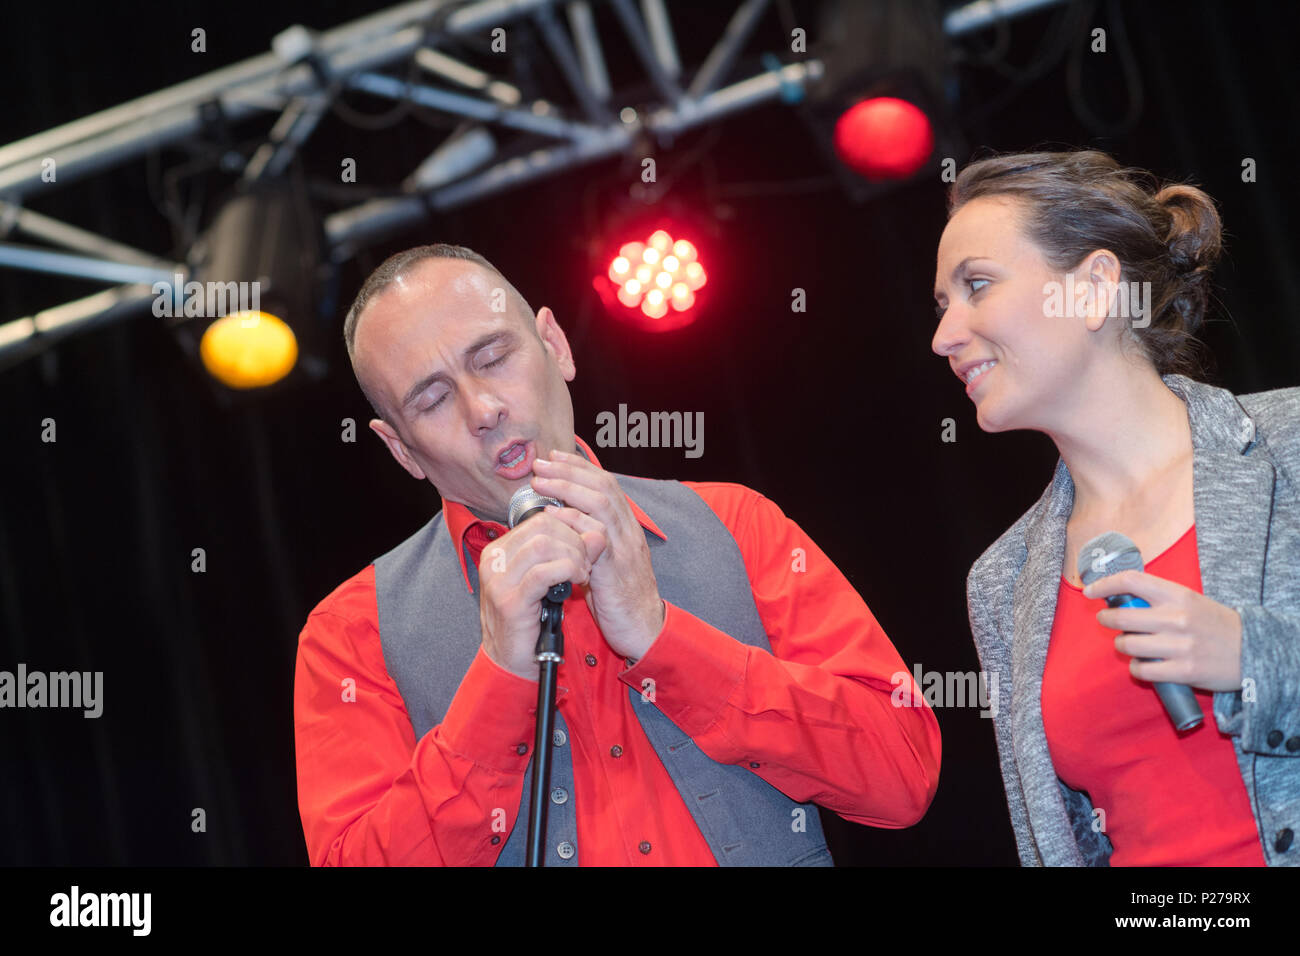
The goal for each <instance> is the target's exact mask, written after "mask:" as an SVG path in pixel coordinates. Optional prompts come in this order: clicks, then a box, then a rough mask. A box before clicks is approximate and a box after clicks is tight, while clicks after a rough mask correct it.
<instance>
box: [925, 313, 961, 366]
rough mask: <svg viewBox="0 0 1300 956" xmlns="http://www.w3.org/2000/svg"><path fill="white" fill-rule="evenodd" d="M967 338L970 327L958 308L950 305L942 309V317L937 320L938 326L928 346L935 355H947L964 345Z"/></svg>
mask: <svg viewBox="0 0 1300 956" xmlns="http://www.w3.org/2000/svg"><path fill="white" fill-rule="evenodd" d="M969 338H970V329H969V328H967V326H966V322H965V320H964V319H963V318H962V316H961V310H960V308H959V307H958V306H955V305H950V306H948V308H947V309H945V310H944V313H943V318H941V319H940V320H939V327H938V328H937V329H935V330H934V338H933V339H931V340H930V348H931V349H932V350H933V351H934V354H935V355H942V356H948V355H951V354H952V353H953V352H955V351H957V350H958V349H960V348H961V347H962V346H963V345H965V344H966V341H967V340H968V339H969Z"/></svg>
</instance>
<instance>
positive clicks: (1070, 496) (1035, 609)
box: [1011, 460, 1082, 866]
mask: <svg viewBox="0 0 1300 956" xmlns="http://www.w3.org/2000/svg"><path fill="white" fill-rule="evenodd" d="M1073 504H1074V485H1073V483H1072V482H1071V480H1070V473H1069V470H1068V469H1067V468H1066V467H1065V462H1064V461H1061V460H1058V461H1057V465H1056V472H1055V474H1054V476H1053V478H1052V486H1051V488H1050V489H1049V491H1048V493H1047V495H1045V496H1044V499H1043V502H1042V507H1041V508H1040V509H1039V511H1038V513H1037V514H1036V515H1035V516H1034V517H1033V518H1032V519H1031V520H1030V521H1029V522H1028V524H1027V525H1026V527H1025V548H1026V552H1027V554H1026V557H1025V564H1024V566H1023V567H1022V568H1021V569H1020V574H1019V575H1018V576H1017V577H1016V584H1015V593H1014V599H1013V602H1012V607H1013V612H1012V615H1013V631H1012V633H1013V634H1014V635H1015V640H1014V642H1013V644H1012V648H1011V698H1012V711H1011V712H1012V714H1013V715H1014V720H1013V723H1012V736H1013V740H1014V744H1015V752H1016V764H1017V766H1018V768H1019V769H1020V780H1021V783H1022V785H1023V787H1024V790H1025V804H1026V807H1027V808H1028V811H1029V816H1030V822H1031V825H1032V827H1033V830H1034V838H1035V842H1036V844H1037V845H1038V849H1039V853H1040V854H1041V856H1042V862H1043V864H1044V865H1045V866H1061V865H1077V864H1080V863H1082V855H1081V854H1080V852H1079V849H1078V844H1077V843H1076V841H1075V839H1074V834H1073V830H1072V828H1071V826H1070V821H1069V815H1068V813H1067V812H1066V809H1065V801H1064V800H1063V799H1062V797H1061V790H1060V785H1059V784H1058V783H1057V779H1056V771H1055V768H1054V766H1053V764H1052V756H1051V752H1050V750H1049V749H1048V746H1047V735H1046V733H1045V731H1044V730H1043V700H1042V697H1043V670H1044V668H1045V667H1046V664H1047V647H1048V643H1049V641H1050V639H1051V634H1052V621H1053V619H1054V618H1055V616H1056V597H1057V593H1058V592H1059V589H1060V578H1061V571H1062V569H1063V568H1064V562H1065V559H1066V554H1065V526H1066V522H1067V520H1068V519H1069V516H1070V509H1071V508H1072V507H1073Z"/></svg>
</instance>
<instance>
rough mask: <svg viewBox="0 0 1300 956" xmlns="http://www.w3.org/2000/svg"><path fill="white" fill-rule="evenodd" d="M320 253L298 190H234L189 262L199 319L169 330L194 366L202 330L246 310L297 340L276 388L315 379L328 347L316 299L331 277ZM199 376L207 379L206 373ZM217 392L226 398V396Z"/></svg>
mask: <svg viewBox="0 0 1300 956" xmlns="http://www.w3.org/2000/svg"><path fill="white" fill-rule="evenodd" d="M325 248H326V242H325V235H324V229H323V225H322V223H321V221H320V218H319V216H317V215H316V213H315V211H314V209H313V206H312V203H311V202H310V199H309V197H308V196H307V195H306V193H305V191H304V190H303V189H302V187H301V186H300V185H298V184H295V183H294V182H291V181H289V180H285V179H277V180H271V181H258V182H256V183H250V184H242V183H241V184H240V185H238V186H236V187H235V189H234V190H233V191H232V193H231V194H230V195H229V197H228V198H227V199H226V200H225V201H224V202H223V203H222V204H221V205H220V207H219V208H218V210H217V212H216V214H215V215H214V217H213V219H212V221H211V224H210V225H209V226H208V228H207V229H206V230H205V232H204V233H203V235H202V237H201V238H200V240H199V241H198V242H197V243H196V244H195V246H194V248H193V249H192V250H191V253H190V256H189V261H188V263H187V264H188V266H189V269H190V276H191V279H192V282H195V283H197V284H198V286H199V287H201V288H202V289H203V290H204V291H205V292H206V296H207V303H206V307H205V308H204V310H203V314H202V316H201V319H200V320H195V319H194V318H189V319H188V320H187V321H182V322H181V323H180V324H179V325H178V326H177V333H178V337H179V340H180V342H181V344H182V348H183V349H184V351H185V352H186V354H187V355H189V356H190V357H191V358H193V359H194V360H195V362H196V363H197V362H198V360H199V342H200V340H201V338H202V336H203V333H204V331H206V329H207V328H208V326H210V325H211V324H212V323H213V322H214V321H216V320H217V319H219V318H220V317H221V316H223V315H228V314H231V313H234V312H237V311H242V310H243V309H246V308H249V307H250V306H251V307H253V308H256V309H257V310H259V311H261V312H266V313H269V314H271V315H274V316H275V317H276V318H278V319H280V320H282V321H283V322H285V323H286V324H287V325H288V326H289V327H290V329H292V331H293V334H294V337H295V338H296V340H297V344H298V359H297V362H296V364H295V366H294V368H293V370H292V371H291V372H290V373H289V375H288V376H286V377H285V378H284V379H282V380H281V382H280V383H277V385H280V384H283V385H289V386H292V385H294V384H297V383H303V382H307V381H316V380H319V379H320V378H322V377H323V376H324V375H325V374H326V373H327V371H328V362H327V356H328V355H329V344H330V343H329V340H328V338H327V336H328V331H329V325H328V323H327V321H326V320H327V316H326V315H324V312H325V311H326V310H325V308H323V306H325V305H328V304H330V303H329V296H328V295H327V294H324V293H325V292H326V290H327V288H328V287H329V285H330V281H329V280H330V279H331V277H332V275H333V272H332V270H331V268H330V267H329V264H328V262H327V261H326V258H325V256H324V250H325ZM188 287H189V284H188V283H187V288H188ZM213 290H215V291H216V293H217V295H215V296H214V295H213ZM225 290H228V294H224V295H223V294H221V293H222V292H223V291H225ZM178 312H179V309H178ZM203 374H204V376H205V377H207V378H209V379H210V380H211V376H209V375H208V373H207V370H206V369H204V371H203ZM213 381H214V384H218V383H215V380H213ZM272 387H275V386H272ZM218 389H219V391H221V392H223V393H226V395H227V396H229V394H230V393H231V392H232V391H233V390H232V389H229V388H227V387H226V386H224V385H219V384H218ZM253 391H262V389H256V390H253Z"/></svg>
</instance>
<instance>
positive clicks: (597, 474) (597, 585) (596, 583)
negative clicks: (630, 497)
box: [532, 451, 666, 660]
mask: <svg viewBox="0 0 1300 956" xmlns="http://www.w3.org/2000/svg"><path fill="white" fill-rule="evenodd" d="M532 485H533V487H534V488H535V489H537V491H538V492H539V493H540V494H543V495H547V496H549V497H551V498H559V499H560V500H561V501H563V502H564V503H565V505H566V507H564V508H556V507H554V506H547V508H546V514H547V516H548V517H550V516H553V517H554V518H555V519H556V520H558V521H561V522H563V523H564V524H565V525H566V526H567V527H569V528H570V529H572V531H573V532H574V533H575V534H576V535H578V536H580V539H581V541H582V544H583V546H584V547H585V549H586V555H587V559H588V560H589V561H590V562H591V579H590V582H589V584H588V588H587V607H589V608H590V609H591V616H592V617H593V618H594V619H595V621H596V626H597V627H599V628H600V632H601V633H602V634H603V635H605V641H606V642H607V643H608V644H609V646H610V647H611V648H612V649H613V651H614V653H616V654H618V655H619V656H620V657H626V658H631V659H633V660H637V659H639V658H641V657H643V656H644V655H645V653H646V651H648V650H649V649H650V645H651V644H653V643H654V641H655V638H657V637H658V636H659V632H660V631H662V630H663V626H664V614H665V611H666V609H665V607H664V602H663V599H662V598H660V597H659V585H658V582H656V581H655V573H654V569H653V568H652V567H651V565H650V548H649V546H648V545H647V544H646V542H645V531H644V530H643V529H642V527H641V525H640V524H639V523H638V522H637V520H636V517H635V516H634V515H633V514H632V509H631V507H629V506H628V503H627V498H626V497H625V496H624V494H623V489H622V488H620V487H619V484H618V482H617V481H616V480H615V478H614V476H613V475H611V474H610V473H609V472H607V471H602V470H601V469H599V468H597V467H596V466H595V465H593V464H592V463H591V462H589V461H587V459H585V458H583V457H582V456H581V455H574V454H568V453H565V452H561V451H557V452H553V453H552V455H551V458H550V459H549V460H548V459H545V458H538V459H537V460H536V461H534V462H533V480H532Z"/></svg>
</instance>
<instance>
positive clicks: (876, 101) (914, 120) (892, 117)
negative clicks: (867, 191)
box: [834, 96, 934, 182]
mask: <svg viewBox="0 0 1300 956" xmlns="http://www.w3.org/2000/svg"><path fill="white" fill-rule="evenodd" d="M834 141H835V153H836V155H838V156H839V158H840V160H841V162H843V163H844V165H846V166H848V167H849V168H850V169H852V170H853V171H854V172H856V173H858V174H859V175H862V176H865V177H866V178H867V179H869V180H871V181H873V182H878V181H880V180H882V179H906V178H908V177H909V176H911V175H913V174H914V173H915V172H916V171H917V170H919V169H920V168H921V167H922V166H924V165H925V162H926V160H927V159H929V158H930V153H931V152H933V151H934V130H933V129H932V128H931V126H930V118H929V117H928V116H926V115H925V113H924V112H923V111H922V110H920V109H919V108H918V107H916V106H915V105H914V104H912V103H909V102H908V101H907V100H900V99H897V98H895V97H892V96H877V97H874V98H872V99H867V100H862V101H861V102H859V103H855V104H854V105H853V106H851V107H849V108H848V109H847V110H845V111H844V112H843V113H842V114H841V115H840V118H839V119H838V120H837V121H836V123H835V140H834Z"/></svg>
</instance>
